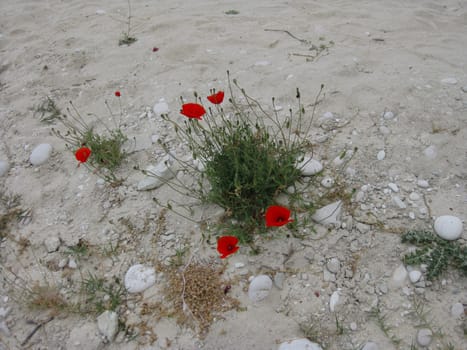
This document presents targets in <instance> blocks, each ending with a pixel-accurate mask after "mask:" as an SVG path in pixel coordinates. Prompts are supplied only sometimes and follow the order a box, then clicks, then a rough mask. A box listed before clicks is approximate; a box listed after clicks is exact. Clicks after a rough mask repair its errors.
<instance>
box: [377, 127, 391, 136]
mask: <svg viewBox="0 0 467 350" xmlns="http://www.w3.org/2000/svg"><path fill="white" fill-rule="evenodd" d="M379 132H380V133H381V134H383V135H389V134H390V133H391V130H389V128H388V127H387V126H385V125H381V126H380V127H379Z"/></svg>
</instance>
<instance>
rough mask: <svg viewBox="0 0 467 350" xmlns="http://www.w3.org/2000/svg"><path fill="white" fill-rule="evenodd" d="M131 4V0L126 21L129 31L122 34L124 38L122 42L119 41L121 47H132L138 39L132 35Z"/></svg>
mask: <svg viewBox="0 0 467 350" xmlns="http://www.w3.org/2000/svg"><path fill="white" fill-rule="evenodd" d="M131 18H132V16H131V3H130V0H128V17H127V19H126V26H127V29H126V31H125V32H123V33H122V37H121V38H120V40H118V45H119V46H122V45H127V46H129V45H131V44H133V43H134V42H136V40H137V39H136V38H135V37H134V36H132V35H131Z"/></svg>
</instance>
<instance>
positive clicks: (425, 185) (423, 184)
mask: <svg viewBox="0 0 467 350" xmlns="http://www.w3.org/2000/svg"><path fill="white" fill-rule="evenodd" d="M417 186H418V187H421V188H428V187H430V185H429V183H428V181H426V180H422V179H420V180H418V181H417Z"/></svg>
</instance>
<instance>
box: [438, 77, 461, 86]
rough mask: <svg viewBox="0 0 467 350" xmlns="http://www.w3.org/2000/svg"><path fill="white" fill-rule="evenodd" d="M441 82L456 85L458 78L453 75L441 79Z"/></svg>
mask: <svg viewBox="0 0 467 350" xmlns="http://www.w3.org/2000/svg"><path fill="white" fill-rule="evenodd" d="M441 84H446V85H456V84H457V79H456V78H453V77H449V78H444V79H441Z"/></svg>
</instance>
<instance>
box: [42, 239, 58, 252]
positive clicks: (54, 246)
mask: <svg viewBox="0 0 467 350" xmlns="http://www.w3.org/2000/svg"><path fill="white" fill-rule="evenodd" d="M44 245H45V249H47V252H48V253H53V252H56V251H57V250H58V248H59V247H60V238H59V237H58V236H54V235H52V236H48V237H47V238H46V239H45V240H44Z"/></svg>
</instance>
